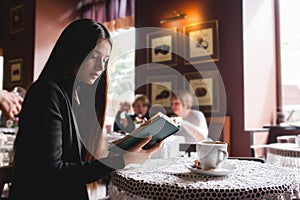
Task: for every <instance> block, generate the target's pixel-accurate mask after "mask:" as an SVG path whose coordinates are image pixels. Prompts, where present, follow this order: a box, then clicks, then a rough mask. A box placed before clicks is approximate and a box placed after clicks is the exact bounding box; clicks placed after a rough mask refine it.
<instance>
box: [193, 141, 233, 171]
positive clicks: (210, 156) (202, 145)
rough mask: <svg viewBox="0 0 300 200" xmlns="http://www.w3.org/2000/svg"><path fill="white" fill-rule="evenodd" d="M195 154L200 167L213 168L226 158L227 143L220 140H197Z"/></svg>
mask: <svg viewBox="0 0 300 200" xmlns="http://www.w3.org/2000/svg"><path fill="white" fill-rule="evenodd" d="M196 150H197V156H198V159H199V160H200V164H201V167H202V169H204V170H209V169H215V168H217V167H218V166H220V164H221V163H223V162H224V161H225V160H227V158H228V152H227V143H225V142H220V141H205V142H199V143H197V145H196Z"/></svg>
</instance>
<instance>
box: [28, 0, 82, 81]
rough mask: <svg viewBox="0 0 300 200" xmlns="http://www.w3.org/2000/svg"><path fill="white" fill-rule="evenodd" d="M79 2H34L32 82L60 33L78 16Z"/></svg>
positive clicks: (37, 0)
mask: <svg viewBox="0 0 300 200" xmlns="http://www.w3.org/2000/svg"><path fill="white" fill-rule="evenodd" d="M79 2H80V0H64V1H61V0H36V19H35V50H34V77H33V78H34V80H36V79H37V77H38V76H39V74H40V72H41V71H42V69H43V67H44V65H45V63H46V61H47V59H48V57H49V55H50V53H51V50H52V48H53V47H54V45H55V42H56V40H57V39H58V37H59V35H60V33H61V32H62V30H63V29H64V28H65V26H66V25H68V24H69V23H70V22H71V21H73V20H74V19H76V18H77V17H78V16H79V13H80V12H79V10H77V8H78V7H79V6H78V5H79Z"/></svg>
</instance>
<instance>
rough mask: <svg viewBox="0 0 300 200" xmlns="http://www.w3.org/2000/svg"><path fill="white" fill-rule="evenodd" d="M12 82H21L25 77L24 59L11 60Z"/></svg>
mask: <svg viewBox="0 0 300 200" xmlns="http://www.w3.org/2000/svg"><path fill="white" fill-rule="evenodd" d="M9 71H10V82H11V83H13V84H14V83H21V82H22V79H23V72H22V71H23V59H22V58H18V59H13V60H10V61H9Z"/></svg>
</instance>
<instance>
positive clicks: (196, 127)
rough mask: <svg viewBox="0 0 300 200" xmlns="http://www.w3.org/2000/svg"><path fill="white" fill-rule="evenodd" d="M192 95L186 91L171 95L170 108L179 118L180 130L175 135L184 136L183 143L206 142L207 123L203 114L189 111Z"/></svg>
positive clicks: (197, 111)
mask: <svg viewBox="0 0 300 200" xmlns="http://www.w3.org/2000/svg"><path fill="white" fill-rule="evenodd" d="M192 105H193V98H192V95H191V94H190V93H189V92H188V91H183V90H181V91H177V92H174V93H173V94H172V97H171V107H172V111H173V113H174V114H175V115H176V116H177V117H181V118H182V121H181V123H180V130H179V131H178V132H177V133H176V134H175V135H177V136H184V138H185V142H198V141H202V140H206V139H207V136H208V128H207V122H206V119H205V116H204V114H203V113H202V112H201V111H199V110H193V109H191V108H192Z"/></svg>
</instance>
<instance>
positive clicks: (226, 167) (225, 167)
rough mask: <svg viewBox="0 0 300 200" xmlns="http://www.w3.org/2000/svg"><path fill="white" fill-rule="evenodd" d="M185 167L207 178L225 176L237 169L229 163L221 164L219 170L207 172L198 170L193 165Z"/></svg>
mask: <svg viewBox="0 0 300 200" xmlns="http://www.w3.org/2000/svg"><path fill="white" fill-rule="evenodd" d="M185 167H186V168H187V169H188V170H190V171H191V172H193V173H196V174H202V175H209V176H226V175H228V174H230V173H232V172H234V171H235V170H236V169H237V167H236V166H235V165H233V164H229V163H223V164H222V165H221V166H220V167H219V168H216V169H209V170H203V169H198V168H196V167H195V166H194V165H193V164H186V165H185Z"/></svg>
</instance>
